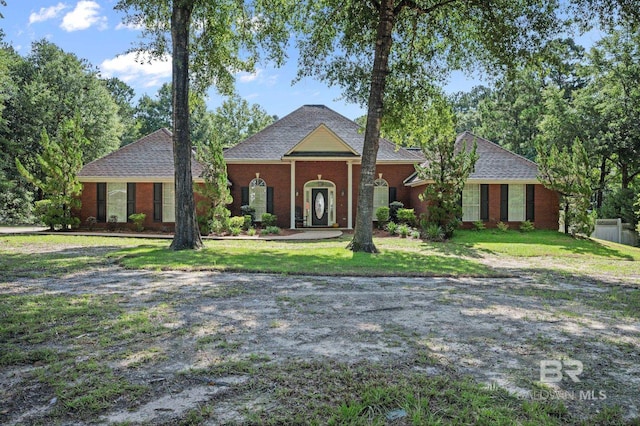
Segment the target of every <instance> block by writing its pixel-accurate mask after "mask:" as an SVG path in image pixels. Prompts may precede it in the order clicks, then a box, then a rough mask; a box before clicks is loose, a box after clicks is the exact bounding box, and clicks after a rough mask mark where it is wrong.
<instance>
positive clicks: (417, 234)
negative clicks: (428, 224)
mask: <svg viewBox="0 0 640 426" xmlns="http://www.w3.org/2000/svg"><path fill="white" fill-rule="evenodd" d="M411 238H415V239H416V240H417V239H420V231H418V230H415V229H414V230H413V231H411Z"/></svg>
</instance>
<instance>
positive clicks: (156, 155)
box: [78, 129, 204, 231]
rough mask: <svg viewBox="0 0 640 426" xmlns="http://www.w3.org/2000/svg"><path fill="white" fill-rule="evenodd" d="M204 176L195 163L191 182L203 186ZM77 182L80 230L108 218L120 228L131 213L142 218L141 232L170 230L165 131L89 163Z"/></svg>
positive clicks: (170, 171) (169, 153) (170, 175)
mask: <svg viewBox="0 0 640 426" xmlns="http://www.w3.org/2000/svg"><path fill="white" fill-rule="evenodd" d="M202 170H203V169H202V165H201V164H200V163H198V161H196V159H195V157H193V158H192V159H191V173H192V174H193V179H194V182H196V183H198V182H204V180H203V179H202V178H201V175H202ZM78 179H79V180H80V182H81V183H82V187H83V188H82V194H81V196H80V200H81V201H82V206H81V208H80V212H79V213H80V220H81V223H82V224H85V223H86V220H87V218H88V217H95V218H96V220H97V222H98V223H99V224H100V223H106V222H107V220H109V218H110V217H112V216H115V217H116V222H118V223H120V224H122V223H125V222H127V218H128V217H129V216H130V215H131V214H133V213H145V214H146V218H145V221H144V227H145V228H148V229H157V230H167V231H170V230H172V229H173V228H174V225H175V192H174V191H175V189H174V187H175V186H174V168H173V141H172V133H171V132H170V131H169V130H167V129H160V130H157V131H155V132H153V133H151V134H149V135H147V136H145V137H143V138H142V139H139V140H137V141H136V142H133V143H131V144H129V145H125V146H124V147H122V148H120V149H118V150H117V151H114V152H112V153H111V154H108V155H106V156H105V157H102V158H100V159H97V160H95V161H92V162H91V163H88V164H87V165H85V166H84V167H83V168H82V170H81V171H80V173H79V174H78ZM196 200H198V195H197V194H196Z"/></svg>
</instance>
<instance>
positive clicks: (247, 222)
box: [242, 214, 253, 231]
mask: <svg viewBox="0 0 640 426" xmlns="http://www.w3.org/2000/svg"><path fill="white" fill-rule="evenodd" d="M242 217H243V219H244V223H243V224H242V229H244V230H245V231H248V230H249V229H250V228H251V227H252V226H253V216H252V215H250V214H246V215H244V216H242Z"/></svg>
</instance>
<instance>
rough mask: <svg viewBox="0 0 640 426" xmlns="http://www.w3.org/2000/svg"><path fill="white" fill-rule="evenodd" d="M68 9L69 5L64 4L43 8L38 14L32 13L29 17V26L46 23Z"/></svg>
mask: <svg viewBox="0 0 640 426" xmlns="http://www.w3.org/2000/svg"><path fill="white" fill-rule="evenodd" d="M66 8H67V5H66V4H64V3H58V4H57V5H55V6H50V7H41V8H40V10H39V11H38V12H32V13H31V15H29V25H31V24H35V23H36V22H44V21H48V20H49V19H55V18H57V17H58V16H59V15H60V13H61V12H62V11H63V10H65V9H66Z"/></svg>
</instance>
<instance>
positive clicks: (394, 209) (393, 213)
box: [389, 201, 404, 223]
mask: <svg viewBox="0 0 640 426" xmlns="http://www.w3.org/2000/svg"><path fill="white" fill-rule="evenodd" d="M403 207H404V203H402V202H401V201H392V202H391V203H389V220H391V221H392V222H395V223H398V210H400V209H401V208H403Z"/></svg>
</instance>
